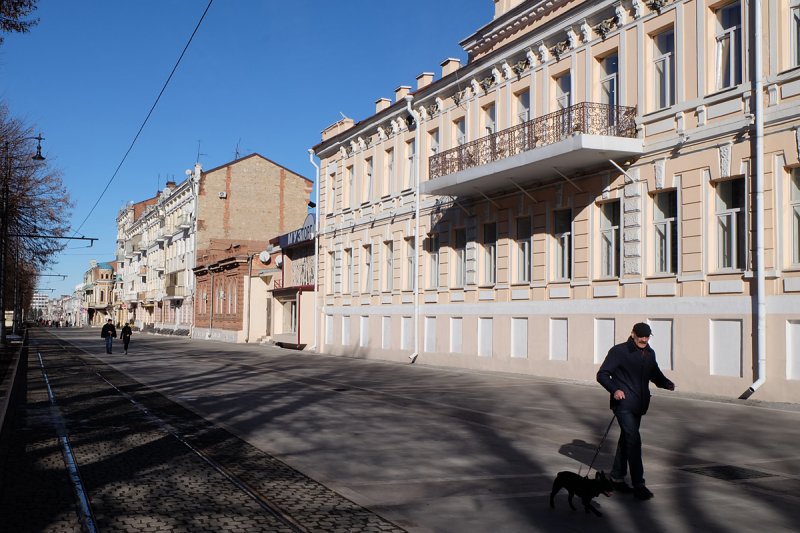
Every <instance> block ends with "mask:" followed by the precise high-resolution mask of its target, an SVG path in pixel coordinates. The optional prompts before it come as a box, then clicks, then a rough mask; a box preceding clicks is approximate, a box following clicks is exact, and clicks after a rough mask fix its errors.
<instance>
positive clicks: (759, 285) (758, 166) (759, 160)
mask: <svg viewBox="0 0 800 533" xmlns="http://www.w3.org/2000/svg"><path fill="white" fill-rule="evenodd" d="M753 4H754V6H753V8H754V9H753V25H754V28H755V31H754V32H753V34H754V35H753V40H754V52H755V61H754V72H753V74H754V76H755V90H754V95H755V106H756V108H755V123H756V124H755V126H756V154H755V160H756V161H755V174H756V309H757V329H756V336H757V340H758V345H757V353H758V371H757V375H758V379H756V381H755V382H754V383H753V384H752V385H750V387H749V388H748V389H747V390H746V391H745V392H744V393H743V394H742V395H741V396H740V399H744V400H746V399H747V398H749V397H750V396H751V395H752V394H753V393H754V392H755V391H756V390H758V388H759V387H761V385H763V384H764V382H765V381H766V380H767V334H766V321H767V302H766V295H765V294H764V292H765V288H764V278H765V276H766V274H765V272H764V270H765V265H764V78H763V57H762V53H763V52H762V45H761V38H762V30H761V2H753Z"/></svg>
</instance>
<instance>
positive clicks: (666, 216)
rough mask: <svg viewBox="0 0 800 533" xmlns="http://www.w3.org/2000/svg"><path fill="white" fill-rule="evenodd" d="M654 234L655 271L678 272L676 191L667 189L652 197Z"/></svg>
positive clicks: (663, 272)
mask: <svg viewBox="0 0 800 533" xmlns="http://www.w3.org/2000/svg"><path fill="white" fill-rule="evenodd" d="M653 230H654V231H653V233H654V235H655V250H654V252H655V273H656V274H677V273H678V192H677V191H667V192H662V193H659V194H656V195H655V196H654V197H653Z"/></svg>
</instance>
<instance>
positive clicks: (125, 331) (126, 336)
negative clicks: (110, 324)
mask: <svg viewBox="0 0 800 533" xmlns="http://www.w3.org/2000/svg"><path fill="white" fill-rule="evenodd" d="M120 335H121V336H122V348H123V349H124V350H125V355H128V345H129V344H130V343H131V335H133V330H132V329H131V325H130V324H128V323H127V322H125V325H124V326H122V331H121V332H120Z"/></svg>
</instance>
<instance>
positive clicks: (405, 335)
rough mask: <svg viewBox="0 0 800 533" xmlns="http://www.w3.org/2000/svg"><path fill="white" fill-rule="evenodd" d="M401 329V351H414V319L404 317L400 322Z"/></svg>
mask: <svg viewBox="0 0 800 533" xmlns="http://www.w3.org/2000/svg"><path fill="white" fill-rule="evenodd" d="M400 324H401V326H400V329H401V335H402V338H401V341H400V349H401V350H413V349H414V319H413V318H411V317H410V316H404V317H403V318H402V319H401V321H400Z"/></svg>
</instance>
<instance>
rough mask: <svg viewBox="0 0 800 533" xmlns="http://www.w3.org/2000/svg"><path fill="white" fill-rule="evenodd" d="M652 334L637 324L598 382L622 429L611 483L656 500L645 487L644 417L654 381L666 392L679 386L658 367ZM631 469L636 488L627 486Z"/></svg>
mask: <svg viewBox="0 0 800 533" xmlns="http://www.w3.org/2000/svg"><path fill="white" fill-rule="evenodd" d="M651 335H652V331H651V330H650V326H649V325H648V324H646V323H644V322H639V323H638V324H635V325H634V326H633V331H631V336H630V337H629V338H628V340H627V341H626V342H623V343H622V344H617V345H616V346H614V347H613V348H611V349H610V350H609V351H608V355H606V359H605V361H603V364H602V365H601V366H600V370H599V371H598V372H597V381H598V383H600V384H601V385H602V386H603V387H605V389H606V390H607V391H608V392H609V393H611V409H612V410H613V411H614V415H615V416H616V418H617V423H618V424H619V429H620V435H619V441H618V442H617V453H616V456H615V457H614V466H613V468H612V469H611V481H612V483H613V485H614V490H616V491H617V492H633V495H634V497H636V499H639V500H649V499H650V498H652V497H653V493H652V492H650V490H649V489H648V488H647V487H646V486H645V484H644V466H643V464H642V439H641V436H640V435H639V425H640V423H641V421H642V416H644V414H645V413H647V408H648V407H649V406H650V382H651V381H652V382H653V383H654V384H655V385H656V386H657V387H659V388H662V389H667V390H675V384H674V383H673V382H672V381H670V380H669V379H667V378H666V376H664V374H663V373H662V372H661V369H660V368H659V367H658V362H657V361H656V353H655V352H654V351H653V349H652V348H651V347H650V346H649V344H648V342H649V340H650V336H651ZM628 466H630V471H631V482H632V483H633V489H631V487H629V486H628V485H627V484H626V483H625V474H626V473H627V470H628Z"/></svg>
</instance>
